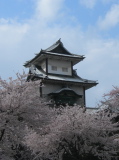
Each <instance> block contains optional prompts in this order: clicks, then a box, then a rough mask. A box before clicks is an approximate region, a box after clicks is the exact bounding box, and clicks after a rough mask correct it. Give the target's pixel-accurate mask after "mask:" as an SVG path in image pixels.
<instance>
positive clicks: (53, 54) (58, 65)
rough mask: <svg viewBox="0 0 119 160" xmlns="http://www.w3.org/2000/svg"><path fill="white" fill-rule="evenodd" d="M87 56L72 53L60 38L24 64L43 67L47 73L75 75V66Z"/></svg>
mask: <svg viewBox="0 0 119 160" xmlns="http://www.w3.org/2000/svg"><path fill="white" fill-rule="evenodd" d="M84 58H85V57H84V56H83V55H77V54H72V53H70V52H69V51H68V50H67V49H66V48H65V47H64V45H63V43H62V42H61V40H60V39H59V40H58V41H57V42H56V43H54V44H53V45H52V46H50V47H49V48H47V49H45V50H42V49H41V51H40V52H39V53H38V54H36V56H35V57H34V58H33V59H31V60H30V61H27V62H26V63H25V64H24V66H25V67H29V68H30V67H31V66H35V67H36V68H40V69H42V70H43V71H44V72H45V73H46V74H47V75H48V74H56V75H66V76H72V75H73V66H74V65H75V64H77V63H79V62H80V61H82V60H83V59H84Z"/></svg>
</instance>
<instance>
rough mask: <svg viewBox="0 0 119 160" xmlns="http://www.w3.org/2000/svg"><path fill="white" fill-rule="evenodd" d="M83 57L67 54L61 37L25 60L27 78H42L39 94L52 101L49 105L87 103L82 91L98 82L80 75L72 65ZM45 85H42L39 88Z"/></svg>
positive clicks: (83, 104)
mask: <svg viewBox="0 0 119 160" xmlns="http://www.w3.org/2000/svg"><path fill="white" fill-rule="evenodd" d="M84 58H85V57H84V56H83V55H77V54H72V53H70V52H69V51H68V50H67V49H66V48H65V47H64V45H63V43H62V42H61V40H58V41H57V42H56V43H55V44H53V45H52V46H50V47H49V48H47V49H45V50H41V51H40V52H39V53H38V54H36V56H35V57H34V58H33V59H31V60H30V61H27V62H26V63H25V64H24V66H25V67H27V68H29V76H28V78H27V80H39V79H40V80H41V86H40V88H39V91H40V96H41V97H46V98H47V99H48V100H52V103H51V105H53V104H54V103H55V104H56V105H60V104H62V105H65V104H67V103H68V104H69V105H73V104H75V103H76V104H79V105H82V106H85V105H86V102H85V101H86V100H85V99H86V98H85V91H86V90H87V89H89V88H91V87H93V86H96V85H97V84H98V83H97V82H96V81H92V80H88V79H83V78H81V77H79V76H78V75H77V73H76V70H74V69H73V66H74V65H75V64H77V63H79V62H81V61H82V60H83V59H84ZM42 84H44V87H42Z"/></svg>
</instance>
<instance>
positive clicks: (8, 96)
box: [0, 73, 55, 159]
mask: <svg viewBox="0 0 119 160" xmlns="http://www.w3.org/2000/svg"><path fill="white" fill-rule="evenodd" d="M26 77H27V75H26V74H25V73H23V74H17V79H15V80H13V79H12V78H9V80H2V79H1V78H0V155H2V154H3V153H4V155H6V156H8V157H16V159H20V156H21V154H22V159H23V156H24V157H26V153H27V148H26V146H25V145H24V144H23V143H22V141H23V137H24V135H25V134H26V133H25V128H26V126H27V127H28V128H33V129H34V130H35V131H36V132H38V131H39V130H40V127H42V125H44V126H45V124H48V123H49V122H50V120H51V119H52V118H53V117H54V115H55V114H54V111H53V110H51V109H49V108H48V107H46V105H47V103H45V102H44V100H43V99H40V96H39V90H38V89H39V85H40V81H34V82H26ZM20 150H21V153H20V152H19V151H20ZM24 150H25V152H24ZM23 152H24V153H23ZM29 153H30V151H28V154H29ZM23 154H24V155H23ZM17 155H18V156H19V157H17ZM27 158H28V157H27ZM27 158H26V159H27ZM29 159H30V158H29Z"/></svg>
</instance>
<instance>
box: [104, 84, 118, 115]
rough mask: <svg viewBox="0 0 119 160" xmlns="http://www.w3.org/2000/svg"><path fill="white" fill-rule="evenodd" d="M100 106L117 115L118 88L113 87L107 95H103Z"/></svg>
mask: <svg viewBox="0 0 119 160" xmlns="http://www.w3.org/2000/svg"><path fill="white" fill-rule="evenodd" d="M102 104H104V105H106V106H107V108H108V109H109V110H110V111H112V112H116V113H119V87H118V86H113V89H112V90H111V91H110V92H109V93H107V94H104V101H102Z"/></svg>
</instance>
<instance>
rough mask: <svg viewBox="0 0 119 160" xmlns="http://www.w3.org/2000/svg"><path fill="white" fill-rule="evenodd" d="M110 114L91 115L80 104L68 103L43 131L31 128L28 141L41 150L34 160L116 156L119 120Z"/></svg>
mask: <svg viewBox="0 0 119 160" xmlns="http://www.w3.org/2000/svg"><path fill="white" fill-rule="evenodd" d="M110 116H111V117H110ZM110 116H109V113H108V114H105V113H102V112H101V114H99V113H98V114H91V115H90V114H87V113H84V112H83V110H82V109H81V108H78V106H75V107H66V108H64V109H60V114H59V115H58V116H57V118H56V120H55V121H53V122H52V123H51V124H50V125H47V126H45V128H43V129H42V132H39V133H36V132H34V131H33V130H29V131H28V132H29V134H27V135H26V137H25V144H27V146H29V147H30V149H31V150H33V152H34V153H37V154H36V157H35V158H34V160H35V159H37V158H38V157H40V159H49V160H79V159H80V160H99V159H104V160H112V158H113V160H114V159H116V158H117V151H116V150H117V148H118V142H117V141H114V138H115V135H114V132H115V131H116V130H117V124H112V122H111V121H110V120H111V118H112V115H110Z"/></svg>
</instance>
